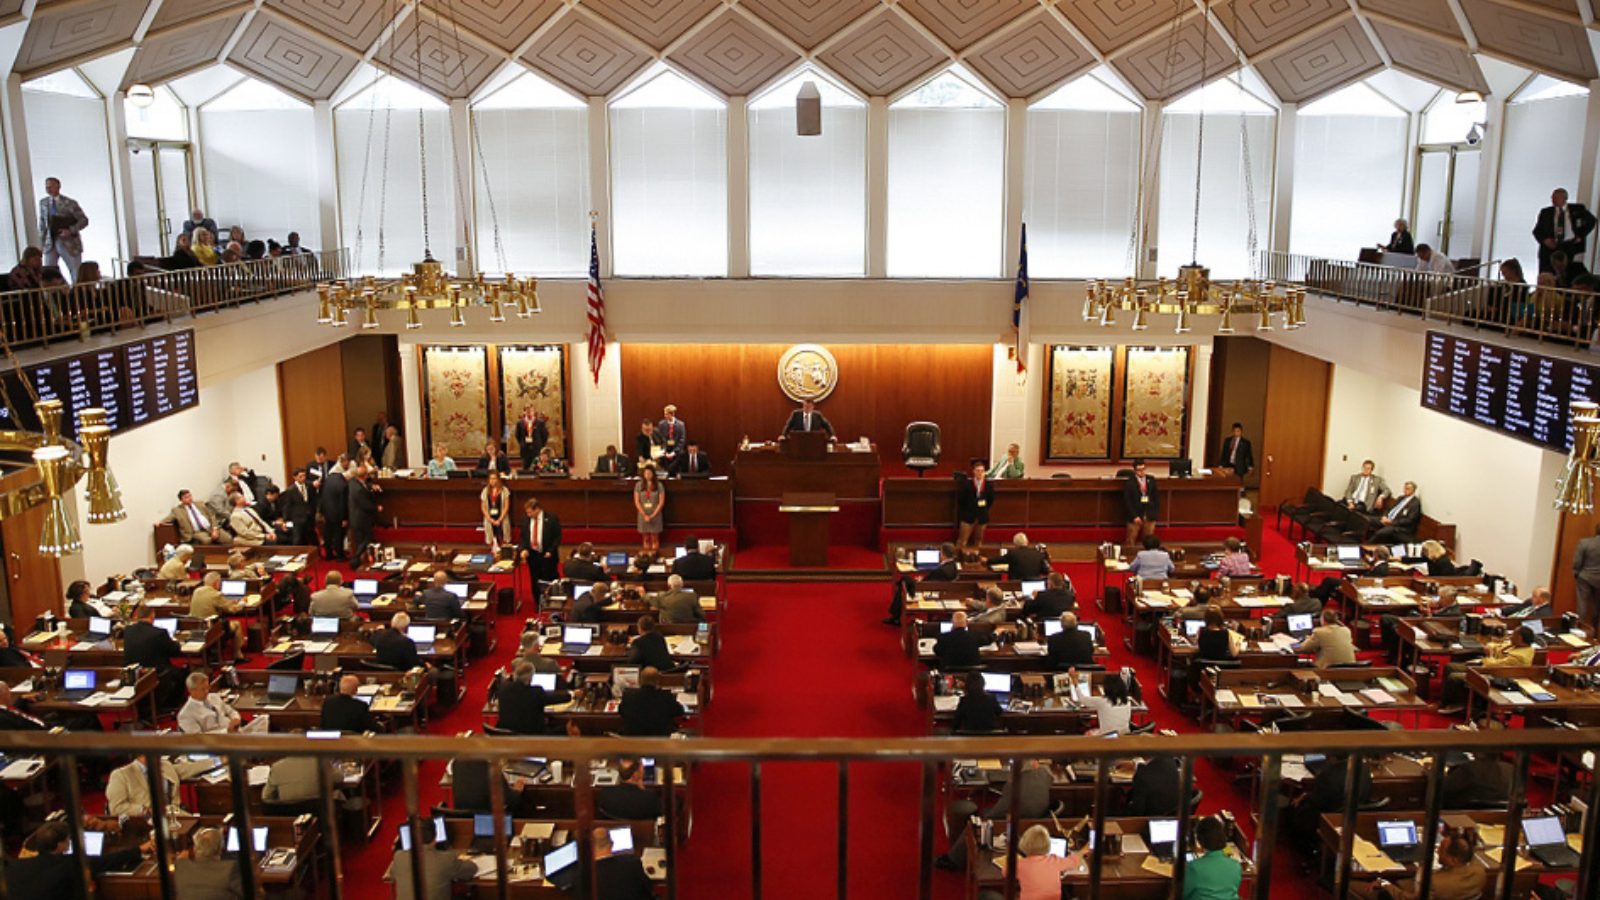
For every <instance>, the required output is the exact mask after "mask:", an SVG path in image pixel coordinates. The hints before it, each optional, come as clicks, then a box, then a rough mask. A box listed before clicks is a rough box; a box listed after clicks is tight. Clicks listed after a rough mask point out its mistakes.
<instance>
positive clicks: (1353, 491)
mask: <svg viewBox="0 0 1600 900" xmlns="http://www.w3.org/2000/svg"><path fill="white" fill-rule="evenodd" d="M1372 468H1373V463H1372V460H1370V459H1365V460H1362V461H1361V471H1360V472H1357V473H1356V474H1354V475H1351V476H1350V483H1349V484H1347V485H1345V488H1344V496H1343V497H1342V498H1341V502H1343V503H1344V505H1345V506H1347V507H1349V508H1350V509H1353V510H1355V511H1356V512H1372V511H1374V510H1377V509H1379V508H1381V507H1382V505H1383V501H1385V500H1387V499H1389V498H1390V497H1393V496H1394V495H1393V494H1391V493H1390V492H1389V485H1388V484H1386V483H1385V482H1384V480H1383V476H1381V475H1374V474H1372Z"/></svg>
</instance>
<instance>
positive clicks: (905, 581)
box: [883, 544, 961, 628]
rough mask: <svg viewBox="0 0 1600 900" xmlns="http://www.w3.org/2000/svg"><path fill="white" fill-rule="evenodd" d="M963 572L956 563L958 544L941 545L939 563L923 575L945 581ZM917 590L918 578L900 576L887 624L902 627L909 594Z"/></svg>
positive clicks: (886, 619)
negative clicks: (901, 616) (901, 622)
mask: <svg viewBox="0 0 1600 900" xmlns="http://www.w3.org/2000/svg"><path fill="white" fill-rule="evenodd" d="M960 574H961V570H960V567H958V566H957V565H956V545H955V544H940V545H939V565H938V566H937V567H935V568H932V569H929V570H928V572H927V574H925V575H923V576H922V580H923V581H932V582H945V581H955V580H956V578H957V577H959V576H960ZM915 592H916V580H915V579H913V578H912V577H911V576H909V575H902V576H900V578H899V580H898V581H896V582H895V589H894V596H893V597H891V598H890V599H889V615H888V616H887V617H886V618H885V619H884V620H883V624H885V625H893V626H895V627H896V628H899V627H900V615H901V613H903V612H904V611H905V603H906V600H907V599H908V595H910V594H914V593H915Z"/></svg>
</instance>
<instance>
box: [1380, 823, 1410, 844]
mask: <svg viewBox="0 0 1600 900" xmlns="http://www.w3.org/2000/svg"><path fill="white" fill-rule="evenodd" d="M1416 842H1417V823H1415V822H1379V823H1378V846H1380V847H1410V846H1412V845H1414V844H1416Z"/></svg>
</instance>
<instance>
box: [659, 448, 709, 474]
mask: <svg viewBox="0 0 1600 900" xmlns="http://www.w3.org/2000/svg"><path fill="white" fill-rule="evenodd" d="M668 474H670V475H672V476H673V477H675V478H682V477H683V476H685V475H710V474H711V457H709V456H707V455H706V453H705V451H704V450H701V449H700V443H699V442H698V441H690V442H689V446H688V447H686V448H685V449H684V451H683V452H682V453H680V454H678V455H677V456H676V457H674V458H673V460H672V468H671V469H670V470H669V472H668Z"/></svg>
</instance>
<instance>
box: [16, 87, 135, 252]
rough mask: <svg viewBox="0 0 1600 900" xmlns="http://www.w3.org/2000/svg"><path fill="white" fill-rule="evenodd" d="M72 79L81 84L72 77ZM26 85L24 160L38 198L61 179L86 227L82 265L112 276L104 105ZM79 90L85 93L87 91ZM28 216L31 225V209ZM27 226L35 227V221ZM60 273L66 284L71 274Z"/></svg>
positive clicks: (112, 214)
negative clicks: (49, 182) (46, 185)
mask: <svg viewBox="0 0 1600 900" xmlns="http://www.w3.org/2000/svg"><path fill="white" fill-rule="evenodd" d="M58 74H59V75H67V74H70V73H58ZM72 78H73V79H75V80H77V81H78V82H79V83H80V84H81V83H82V79H78V78H77V76H76V75H73V76H72ZM30 85H31V83H30ZM30 85H24V86H23V92H22V109H23V115H24V116H26V117H27V123H28V159H29V162H30V163H31V164H32V167H33V175H34V180H35V181H37V182H38V185H37V192H38V196H39V198H40V199H43V198H44V197H45V196H46V195H45V192H44V180H45V179H46V178H59V179H61V193H62V194H63V195H64V196H67V197H71V198H72V199H74V200H76V201H78V205H79V206H81V207H83V213H84V215H86V216H88V217H89V227H88V228H85V229H84V230H83V233H82V234H81V235H80V236H81V237H82V238H83V260H84V262H97V263H99V264H100V271H101V273H102V274H106V275H110V274H112V273H113V272H114V269H113V267H112V266H111V261H112V260H113V259H114V258H116V257H117V256H118V255H119V253H120V249H119V246H120V245H119V243H118V240H117V215H116V208H115V204H114V202H113V199H112V190H111V155H110V149H109V147H108V146H107V143H106V107H105V103H104V101H102V100H100V99H99V98H98V97H92V96H90V97H85V96H76V95H70V94H63V93H56V92H54V91H40V90H31V89H29V88H30ZM84 90H85V91H87V90H88V89H87V86H85V87H84ZM28 212H29V214H30V215H32V216H33V217H34V219H35V220H37V218H38V209H37V208H35V209H32V210H29V211H28ZM33 224H34V226H35V227H37V226H38V222H37V221H35V222H34V223H33ZM64 274H65V275H66V276H67V277H68V278H69V279H71V278H74V277H76V275H77V273H76V272H66V273H64Z"/></svg>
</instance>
